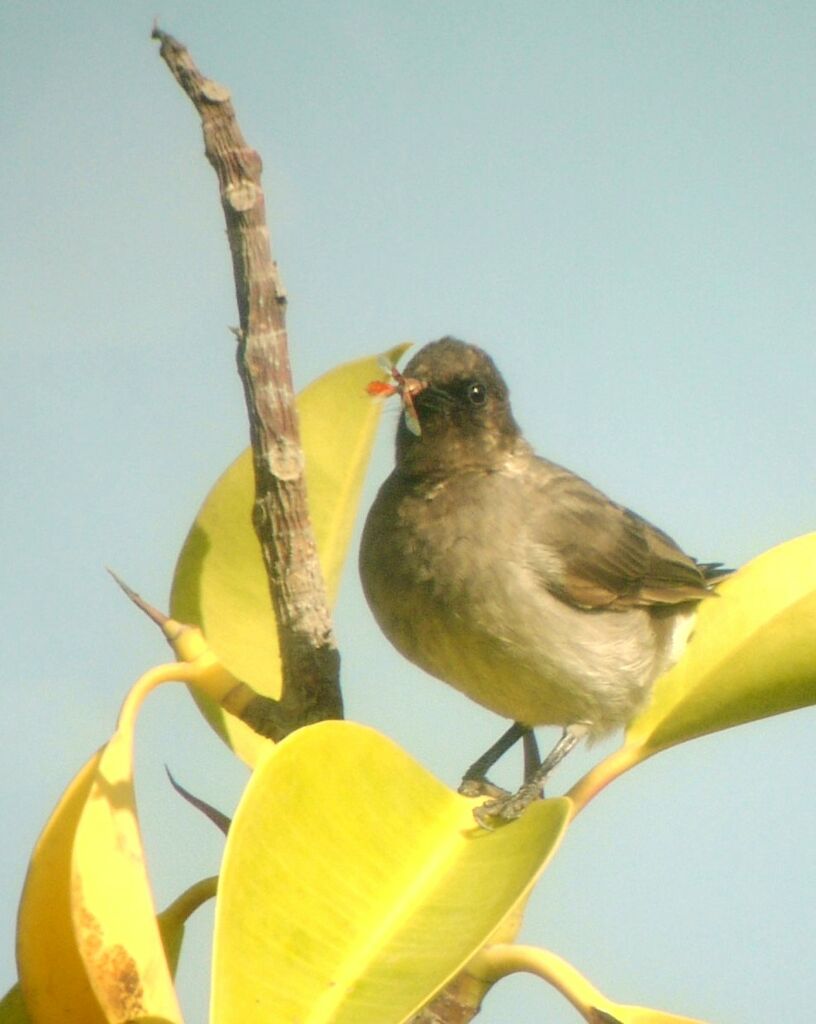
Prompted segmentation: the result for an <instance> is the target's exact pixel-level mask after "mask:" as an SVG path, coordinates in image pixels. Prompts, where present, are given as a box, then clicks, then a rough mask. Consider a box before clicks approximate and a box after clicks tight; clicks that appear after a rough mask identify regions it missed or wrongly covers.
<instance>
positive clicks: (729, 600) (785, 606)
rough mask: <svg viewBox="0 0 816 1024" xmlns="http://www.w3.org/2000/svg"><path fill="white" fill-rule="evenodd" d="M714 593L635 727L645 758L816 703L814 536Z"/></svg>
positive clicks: (631, 735) (783, 548) (631, 734)
mask: <svg viewBox="0 0 816 1024" xmlns="http://www.w3.org/2000/svg"><path fill="white" fill-rule="evenodd" d="M718 591H719V594H720V596H719V597H718V598H712V599H710V600H707V601H704V602H703V603H702V605H701V606H700V610H699V614H698V617H697V623H696V625H695V630H694V636H693V638H692V641H691V642H690V644H689V646H688V648H687V650H686V653H685V654H684V655H683V657H682V658H681V659H680V661H679V662H678V663H677V665H675V667H674V668H673V669H672V670H671V671H670V672H668V673H666V675H665V676H663V677H662V678H661V679H660V680H659V681H658V682H657V684H656V686H655V691H654V695H653V698H652V701H651V703H650V705H649V707H648V708H647V709H646V710H645V711H644V712H643V713H642V714H641V715H640V716H639V717H638V718H636V719H635V721H634V722H633V723H632V724H631V726H630V727H629V730H628V732H627V742H626V745H627V747H638V748H641V749H642V751H643V754H644V756H645V755H648V754H650V753H654V752H655V751H657V750H662V749H664V748H666V747H669V746H672V745H673V744H675V743H681V742H683V741H684V740H688V739H691V738H693V737H695V736H701V735H704V734H706V733H710V732H715V731H717V730H719V729H727V728H729V727H730V726H733V725H739V724H741V723H743V722H750V721H754V720H755V719H758V718H765V717H767V716H768V715H777V714H781V713H782V712H783V711H791V710H793V709H794V708H800V707H805V706H806V705H809V704H813V703H816V533H811V534H807V535H806V536H804V537H799V538H797V539H796V540H792V541H788V542H787V543H786V544H782V545H780V546H779V547H776V548H772V549H771V550H770V551H767V552H765V553H764V554H763V555H760V556H759V557H758V558H756V559H755V560H754V561H752V562H750V563H749V564H748V565H746V566H745V567H744V568H743V569H741V570H740V571H739V572H738V573H736V574H735V575H734V576H732V577H731V578H729V579H727V580H725V581H724V582H723V583H722V584H721V585H720V586H719V588H718Z"/></svg>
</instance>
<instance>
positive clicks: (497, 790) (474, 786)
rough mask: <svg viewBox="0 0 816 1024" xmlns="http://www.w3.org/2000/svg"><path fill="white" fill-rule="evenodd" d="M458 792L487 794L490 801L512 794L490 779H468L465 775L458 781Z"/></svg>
mask: <svg viewBox="0 0 816 1024" xmlns="http://www.w3.org/2000/svg"><path fill="white" fill-rule="evenodd" d="M459 793H460V794H461V795H462V796H469V797H478V796H489V797H490V802H491V803H492V802H494V801H496V800H498V801H501V800H507V799H509V798H510V797H511V796H512V795H513V794H512V793H510V792H509V791H508V790H506V789H502V788H501V786H497V785H495V784H494V783H492V782H491V781H490V779H485V778H481V779H469V778H468V777H467V775H466V776H465V777H464V778H463V779H462V781H461V782H460V783H459Z"/></svg>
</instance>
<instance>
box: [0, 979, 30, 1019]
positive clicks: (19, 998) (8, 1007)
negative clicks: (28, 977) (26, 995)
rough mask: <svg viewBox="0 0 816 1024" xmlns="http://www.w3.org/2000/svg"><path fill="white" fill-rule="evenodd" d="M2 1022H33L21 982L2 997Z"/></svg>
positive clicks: (0, 1016)
mask: <svg viewBox="0 0 816 1024" xmlns="http://www.w3.org/2000/svg"><path fill="white" fill-rule="evenodd" d="M0 1024H32V1022H31V1018H30V1017H29V1015H28V1011H27V1010H26V1008H25V1003H24V1002H23V993H22V990H21V989H20V984H19V982H18V983H17V984H16V985H12V987H11V988H10V989H9V990H8V992H6V994H5V995H4V996H3V998H2V999H0Z"/></svg>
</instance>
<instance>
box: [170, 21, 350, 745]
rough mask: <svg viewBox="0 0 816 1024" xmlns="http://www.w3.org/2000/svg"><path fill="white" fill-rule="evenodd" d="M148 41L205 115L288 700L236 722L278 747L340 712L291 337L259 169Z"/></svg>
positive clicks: (258, 524)
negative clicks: (232, 286)
mask: <svg viewBox="0 0 816 1024" xmlns="http://www.w3.org/2000/svg"><path fill="white" fill-rule="evenodd" d="M153 38H154V39H158V40H159V41H160V43H161V49H160V54H161V56H162V58H163V59H164V61H165V62H166V64H167V66H168V67H169V68H170V70H171V71H172V73H173V75H174V76H175V78H176V81H177V82H178V83H179V85H180V86H181V87H182V89H183V90H184V92H185V93H186V94H187V96H188V97H189V98H190V100H191V101H192V103H193V105H194V106H195V108H196V110H197V111H198V113H199V116H200V117H201V124H202V128H203V132H204V151H205V153H206V156H207V159H208V160H209V161H210V163H211V164H212V166H213V168H214V169H215V172H216V174H217V176H218V184H219V190H220V194H221V205H222V207H223V210H224V217H225V219H226V223H227V235H228V238H229V244H230V250H231V252H232V265H233V272H234V277H235V291H236V296H237V300H238V311H239V315H240V330H239V331H238V332H237V337H238V351H237V360H238V371H239V373H240V375H241V380H242V382H243V385H244V395H245V398H246V404H247V411H248V414H249V426H250V437H251V440H252V450H253V454H254V464H255V506H254V510H253V522H254V524H255V531H256V533H257V534H258V538H259V540H260V543H261V548H262V550H263V556H264V561H265V563H266V571H267V576H268V578H269V589H270V594H271V597H272V605H273V608H274V610H275V618H276V620H277V627H278V640H279V647H280V655H281V671H282V677H283V691H282V696H281V699H280V701H273V700H271V699H269V698H266V697H261V696H258V697H257V698H256V700H254V701H253V702H252V703H251V704H250V705H249V707H248V708H247V710H246V712H245V713H244V714H243V715H242V717H243V718H244V720H245V721H247V722H248V724H249V725H251V726H252V727H253V728H254V729H256V730H257V731H258V732H260V733H262V734H263V735H265V736H270V737H272V738H273V739H279V738H281V737H282V736H285V735H286V734H287V733H289V732H291V731H292V730H293V729H296V728H298V726H301V725H305V724H307V723H308V722H314V721H319V720H320V719H324V718H340V717H342V714H343V707H342V700H341V696H340V686H339V674H340V659H339V654H338V652H337V645H336V643H335V640H334V635H333V632H332V625H331V617H330V614H329V608H328V601H327V599H326V590H325V586H324V583H323V577H322V573H321V571H320V565H319V563H318V560H317V549H316V546H315V541H314V535H313V533H312V528H311V522H310V519H309V514H308V509H307V504H306V488H305V482H304V464H303V452H302V449H301V445H300V433H299V429H298V420H297V413H296V411H295V402H294V389H293V386H292V374H291V369H290V365H289V353H288V345H287V336H286V296H285V294H284V290H283V287H282V285H281V281H280V277H279V274H278V268H277V264H276V263H275V262H274V261H273V259H272V254H271V250H270V243H269V231H268V228H267V226H266V215H265V203H264V196H263V192H262V190H261V159H260V157H259V156H258V154H257V153H256V152H255V150H253V149H251V148H250V147H249V146H248V145H247V143H246V141H245V139H244V137H243V135H242V133H241V130H240V128H239V126H238V122H237V121H236V118H235V111H234V109H233V106H232V103H231V102H230V94H229V90H228V89H226V88H225V87H224V86H222V85H219V84H218V83H217V82H213V81H211V80H210V79H208V78H205V77H204V76H203V75H202V74H201V73H200V72H199V70H198V68H197V67H196V66H195V64H194V63H193V60H192V58H191V57H190V54H189V53H188V51H187V50H186V48H185V47H184V46H182V45H181V44H180V43H179V42H177V40H175V39H174V38H173V37H172V36H170V35H168V34H167V33H165V32H162V31H161V30H160V29H159V28H158V27H154V29H153Z"/></svg>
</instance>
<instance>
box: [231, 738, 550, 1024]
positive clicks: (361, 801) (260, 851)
mask: <svg viewBox="0 0 816 1024" xmlns="http://www.w3.org/2000/svg"><path fill="white" fill-rule="evenodd" d="M473 807H474V801H472V800H467V799H465V798H464V797H461V796H459V795H458V794H456V793H453V792H452V791H450V790H448V789H447V788H446V787H444V786H443V785H442V784H441V783H439V782H438V781H437V780H436V779H434V778H433V777H432V776H431V775H429V774H428V772H426V771H425V770H424V769H423V768H422V767H420V766H419V765H418V764H416V763H415V762H414V761H412V760H411V758H410V757H409V756H408V755H407V754H405V753H404V752H403V751H402V750H400V749H399V748H398V747H396V746H395V745H394V744H393V743H392V742H391V741H390V740H388V739H386V738H385V737H383V736H381V735H380V734H378V733H376V732H374V731H373V730H371V729H368V728H364V727H363V726H359V725H354V724H352V723H349V722H321V723H320V724H318V725H315V726H311V727H309V728H306V729H300V730H298V731H297V732H296V733H294V734H292V735H291V736H289V737H287V739H286V740H284V741H283V742H282V743H280V744H279V745H278V746H277V747H275V748H270V749H269V751H268V753H267V754H266V755H265V756H264V758H262V759H261V760H260V761H259V763H258V765H257V767H256V769H255V772H254V774H253V776H252V779H251V780H250V782H249V785H248V786H247V789H246V791H245V793H244V796H243V798H242V800H241V803H240V805H239V807H238V810H237V812H236V815H235V817H234V819H233V823H232V826H231V828H230V833H229V838H228V840H227V847H226V850H225V854H224V862H223V865H222V871H221V878H220V882H219V893H218V900H217V903H216V926H215V939H214V966H213V995H212V1008H211V1020H212V1021H213V1022H214V1024H268V1022H269V1021H294V1020H297V1021H299V1022H301V1024H319V1022H329V1021H330V1022H331V1024H383V1022H384V1021H391V1022H398V1021H401V1020H403V1019H405V1018H407V1017H408V1016H410V1014H411V1013H412V1012H414V1011H415V1010H416V1009H417V1008H418V1007H419V1006H421V1005H422V1004H423V1003H424V1002H425V1001H427V999H428V998H430V996H431V995H432V994H433V993H434V992H435V991H436V990H437V989H438V988H440V987H441V986H442V985H443V984H444V983H445V982H446V981H447V980H448V979H449V978H450V977H452V976H453V975H454V974H456V973H457V972H458V971H459V970H460V968H461V967H462V966H463V965H464V964H465V963H466V962H467V961H468V960H469V959H470V958H471V957H472V955H473V954H474V952H476V950H478V949H479V948H480V947H481V946H482V945H483V944H484V943H485V941H486V940H487V938H488V937H489V936H490V935H491V933H492V932H493V931H494V929H495V928H496V926H497V925H498V923H499V922H500V921H501V920H502V918H504V917H505V915H506V914H507V913H508V911H509V910H511V908H513V906H514V905H515V904H516V903H517V901H518V900H519V899H520V898H521V897H522V896H523V895H524V894H525V893H526V892H527V891H528V890H529V889H530V887H531V886H532V884H533V882H534V881H535V879H536V877H537V875H538V874H539V872H540V871H541V870H542V869H543V867H544V864H545V863H546V861H547V859H548V858H549V857H550V856H551V855H552V854H553V852H554V850H555V848H556V846H557V844H558V841H559V839H560V837H561V835H562V833H563V831H564V829H565V827H566V823H567V819H568V815H569V810H570V803H569V801H568V800H566V799H564V798H560V799H555V800H546V801H542V802H540V803H538V804H536V805H534V806H533V807H531V808H530V809H529V810H528V811H527V812H526V813H525V814H524V816H523V817H522V818H521V820H519V821H517V822H514V823H512V824H511V825H509V826H506V827H502V828H499V829H497V830H496V831H495V832H487V831H484V830H483V829H479V828H477V827H476V825H475V822H474V820H473V813H472V812H473Z"/></svg>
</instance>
